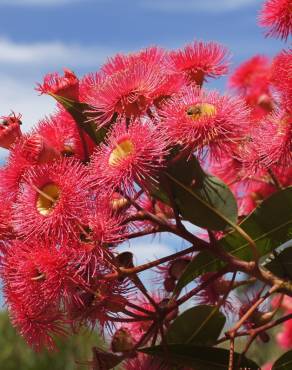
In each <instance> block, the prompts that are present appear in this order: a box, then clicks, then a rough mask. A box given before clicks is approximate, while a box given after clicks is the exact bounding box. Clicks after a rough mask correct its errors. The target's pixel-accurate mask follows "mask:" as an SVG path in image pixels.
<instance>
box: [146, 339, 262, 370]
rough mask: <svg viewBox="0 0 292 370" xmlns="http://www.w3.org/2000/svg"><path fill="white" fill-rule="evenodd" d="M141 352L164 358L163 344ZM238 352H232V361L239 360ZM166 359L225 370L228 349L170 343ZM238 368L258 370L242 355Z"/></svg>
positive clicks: (201, 369)
mask: <svg viewBox="0 0 292 370" xmlns="http://www.w3.org/2000/svg"><path fill="white" fill-rule="evenodd" d="M141 352H144V353H147V354H149V355H152V356H157V357H161V358H164V359H165V350H164V348H163V346H155V347H149V348H143V349H142V350H141ZM239 356H240V355H239V354H238V353H235V354H234V363H235V364H237V363H238V361H239ZM167 360H168V362H170V363H172V364H177V365H184V366H189V367H191V368H192V369H195V370H227V369H228V362H229V351H227V350H226V349H223V348H214V347H200V346H194V345H187V344H172V345H168V346H167ZM239 368H242V369H244V368H246V369H248V370H258V369H259V366H258V365H257V364H256V363H254V362H253V361H251V360H248V359H247V358H245V357H242V361H241V362H240V366H239V367H238V369H239Z"/></svg>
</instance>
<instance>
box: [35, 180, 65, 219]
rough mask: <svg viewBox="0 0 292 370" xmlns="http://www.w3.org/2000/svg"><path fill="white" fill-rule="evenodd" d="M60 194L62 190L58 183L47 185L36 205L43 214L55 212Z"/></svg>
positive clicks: (47, 214)
mask: <svg viewBox="0 0 292 370" xmlns="http://www.w3.org/2000/svg"><path fill="white" fill-rule="evenodd" d="M59 196H60V190H59V188H58V186H57V185H56V184H53V183H51V184H47V185H45V186H44V187H43V188H42V189H41V192H40V194H39V195H38V197H37V202H36V207H37V210H38V212H39V213H40V214H41V215H43V216H49V215H50V214H51V213H52V212H53V210H54V206H55V205H56V203H57V202H58V199H59Z"/></svg>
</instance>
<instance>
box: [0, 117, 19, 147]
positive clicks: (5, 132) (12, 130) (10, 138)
mask: <svg viewBox="0 0 292 370" xmlns="http://www.w3.org/2000/svg"><path fill="white" fill-rule="evenodd" d="M0 118H1V119H2V122H0V147H2V148H5V149H10V148H11V146H12V145H13V144H14V143H15V142H16V141H17V140H18V139H19V138H20V137H21V135H22V134H21V130H20V125H21V120H20V119H21V114H19V115H18V116H16V115H15V113H12V114H11V115H10V116H3V117H0Z"/></svg>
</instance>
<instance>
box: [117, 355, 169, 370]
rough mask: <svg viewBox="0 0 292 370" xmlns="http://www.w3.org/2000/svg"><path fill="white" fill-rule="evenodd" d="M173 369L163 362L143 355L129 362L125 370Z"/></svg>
mask: <svg viewBox="0 0 292 370" xmlns="http://www.w3.org/2000/svg"><path fill="white" fill-rule="evenodd" d="M172 368H173V367H172V366H171V367H170V366H169V365H167V364H166V363H164V361H163V360H161V359H159V358H155V357H153V356H147V355H145V354H142V353H139V354H138V355H137V357H135V358H134V359H130V360H127V362H126V363H125V367H124V369H125V370H149V369H151V370H171V369H172Z"/></svg>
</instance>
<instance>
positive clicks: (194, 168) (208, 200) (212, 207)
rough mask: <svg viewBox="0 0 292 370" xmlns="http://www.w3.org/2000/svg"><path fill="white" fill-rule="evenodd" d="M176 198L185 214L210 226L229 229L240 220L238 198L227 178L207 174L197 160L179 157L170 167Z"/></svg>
mask: <svg viewBox="0 0 292 370" xmlns="http://www.w3.org/2000/svg"><path fill="white" fill-rule="evenodd" d="M166 177H167V178H168V180H169V181H170V183H171V190H172V192H173V196H174V200H175V202H176V204H177V206H178V209H179V210H180V213H181V214H182V216H183V217H184V218H185V219H186V220H188V221H190V222H192V223H193V224H195V225H197V226H200V227H206V228H208V229H211V230H226V228H228V227H230V222H231V223H236V221H237V204H236V200H235V198H234V196H233V194H232V192H231V191H230V189H229V188H228V186H227V185H226V184H224V182H222V181H221V180H220V179H218V178H217V177H215V176H210V175H208V174H206V173H205V172H204V171H203V169H202V168H201V166H200V164H199V162H198V160H197V159H196V158H194V157H192V158H191V159H190V160H188V161H186V160H184V161H179V162H177V163H175V164H174V165H172V166H171V167H169V168H168V170H167V172H166Z"/></svg>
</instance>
